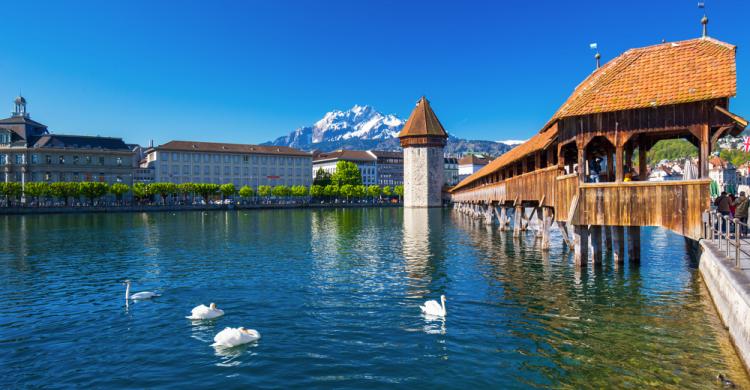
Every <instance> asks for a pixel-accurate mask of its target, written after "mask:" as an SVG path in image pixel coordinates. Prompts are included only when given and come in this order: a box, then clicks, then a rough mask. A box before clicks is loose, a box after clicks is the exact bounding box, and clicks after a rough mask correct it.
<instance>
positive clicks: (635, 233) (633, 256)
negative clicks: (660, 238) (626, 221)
mask: <svg viewBox="0 0 750 390" xmlns="http://www.w3.org/2000/svg"><path fill="white" fill-rule="evenodd" d="M628 258H629V259H630V262H631V263H635V264H638V263H640V262H641V227H640V226H628Z"/></svg>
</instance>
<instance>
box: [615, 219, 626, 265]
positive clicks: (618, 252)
mask: <svg viewBox="0 0 750 390" xmlns="http://www.w3.org/2000/svg"><path fill="white" fill-rule="evenodd" d="M612 230H613V233H614V246H613V247H612V259H613V260H614V262H615V267H617V266H618V265H620V264H624V263H625V228H624V227H622V226H612Z"/></svg>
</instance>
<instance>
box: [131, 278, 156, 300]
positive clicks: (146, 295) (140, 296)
mask: <svg viewBox="0 0 750 390" xmlns="http://www.w3.org/2000/svg"><path fill="white" fill-rule="evenodd" d="M125 286H126V287H125V301H126V302H127V301H128V300H134V301H140V300H142V299H151V298H154V297H160V296H161V294H157V293H155V292H151V291H142V292H139V293H135V294H133V295H130V280H126V281H125Z"/></svg>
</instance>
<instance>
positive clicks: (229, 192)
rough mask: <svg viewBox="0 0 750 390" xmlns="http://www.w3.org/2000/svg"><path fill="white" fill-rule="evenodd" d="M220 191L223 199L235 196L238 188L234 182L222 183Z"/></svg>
mask: <svg viewBox="0 0 750 390" xmlns="http://www.w3.org/2000/svg"><path fill="white" fill-rule="evenodd" d="M219 192H221V197H222V200H224V199H226V198H229V197H230V196H233V195H234V194H235V193H236V192H237V189H236V188H235V187H234V184H232V183H227V184H222V185H221V187H219Z"/></svg>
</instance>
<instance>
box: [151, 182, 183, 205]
mask: <svg viewBox="0 0 750 390" xmlns="http://www.w3.org/2000/svg"><path fill="white" fill-rule="evenodd" d="M148 187H149V190H150V191H152V192H153V193H154V194H159V196H161V202H162V204H167V197H168V196H169V195H174V194H176V193H177V185H176V184H175V183H151V184H149V185H148Z"/></svg>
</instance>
